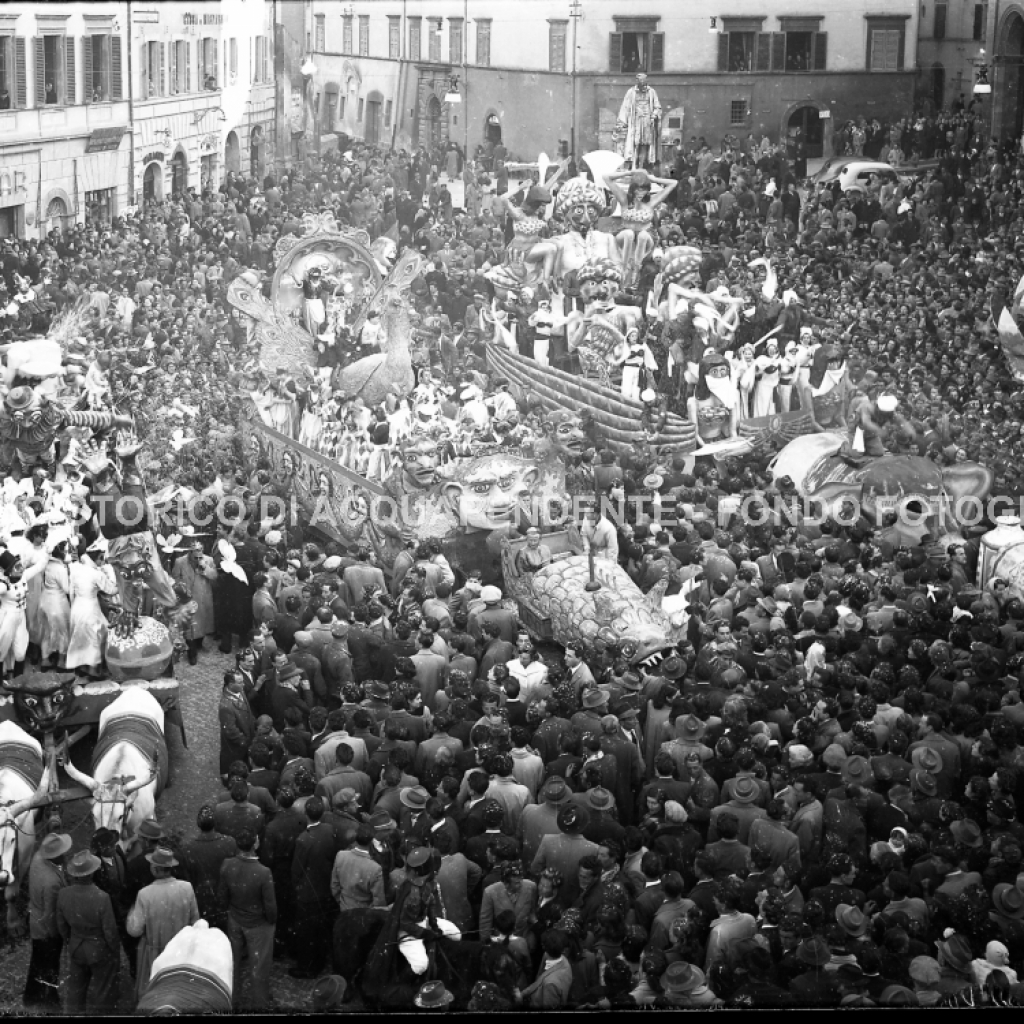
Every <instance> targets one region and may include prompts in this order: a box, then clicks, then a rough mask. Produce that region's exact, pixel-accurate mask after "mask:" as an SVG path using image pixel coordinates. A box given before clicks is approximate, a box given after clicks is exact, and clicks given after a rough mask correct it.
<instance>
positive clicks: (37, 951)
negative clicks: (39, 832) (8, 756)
mask: <svg viewBox="0 0 1024 1024" xmlns="http://www.w3.org/2000/svg"><path fill="white" fill-rule="evenodd" d="M70 849H71V836H68V835H64V834H63V833H61V834H57V833H55V832H51V833H50V835H48V836H46V838H45V839H43V841H42V842H41V843H40V844H39V849H38V850H36V852H35V855H34V856H33V858H32V863H31V865H30V866H29V869H28V898H29V906H28V927H29V935H30V937H31V939H32V953H31V956H30V958H29V963H28V977H27V979H26V981H25V992H24V995H23V997H22V1002H23V1003H24V1005H25V1007H26V1009H30V1008H43V1007H59V1006H60V997H59V995H58V989H57V982H58V980H59V977H60V955H61V951H62V949H63V948H64V940H63V938H62V937H61V933H60V930H59V929H58V927H57V918H56V914H55V908H56V905H57V896H58V895H59V893H60V891H61V890H62V889H63V888H64V886H65V885H66V884H67V882H66V881H65V878H64V870H63V866H64V861H65V858H66V857H67V853H68V851H69V850H70Z"/></svg>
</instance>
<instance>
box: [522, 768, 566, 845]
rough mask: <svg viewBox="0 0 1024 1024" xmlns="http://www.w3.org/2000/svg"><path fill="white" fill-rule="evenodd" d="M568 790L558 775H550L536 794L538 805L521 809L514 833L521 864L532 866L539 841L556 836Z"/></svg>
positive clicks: (563, 780)
mask: <svg viewBox="0 0 1024 1024" xmlns="http://www.w3.org/2000/svg"><path fill="white" fill-rule="evenodd" d="M569 796H570V789H569V786H568V784H567V783H566V781H565V779H563V778H562V777H561V776H560V775H552V776H551V777H550V778H549V779H548V780H547V781H546V782H545V783H544V785H543V786H541V789H540V793H539V794H538V801H539V802H538V803H536V804H530V805H528V806H526V807H524V808H523V813H522V816H521V817H520V819H519V829H518V831H517V833H516V835H517V838H518V839H519V842H520V845H521V846H522V850H523V862H524V863H525V864H532V863H533V859H534V857H536V855H537V851H538V850H539V849H540V844H541V840H542V839H543V838H544V837H545V836H557V835H558V834H559V828H558V812H559V811H560V810H561V808H562V807H563V806H565V804H566V803H568V801H569Z"/></svg>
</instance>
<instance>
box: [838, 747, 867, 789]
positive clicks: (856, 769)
mask: <svg viewBox="0 0 1024 1024" xmlns="http://www.w3.org/2000/svg"><path fill="white" fill-rule="evenodd" d="M843 782H846V783H858V784H860V785H865V786H867V785H870V784H871V783H872V782H874V775H873V773H872V771H871V762H870V761H869V760H868V759H867V758H866V757H861V755H860V754H854V755H853V757H848V758H847V759H846V764H844V765H843Z"/></svg>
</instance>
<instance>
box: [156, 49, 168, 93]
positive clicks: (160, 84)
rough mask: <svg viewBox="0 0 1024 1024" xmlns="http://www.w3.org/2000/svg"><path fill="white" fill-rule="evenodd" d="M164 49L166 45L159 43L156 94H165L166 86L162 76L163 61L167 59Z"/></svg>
mask: <svg viewBox="0 0 1024 1024" xmlns="http://www.w3.org/2000/svg"><path fill="white" fill-rule="evenodd" d="M166 50H167V47H166V46H165V45H164V44H163V43H161V44H160V72H159V76H158V78H157V95H158V96H166V95H167V88H166V86H165V85H164V82H165V81H166V79H165V78H164V65H165V62H166V60H167V53H166Z"/></svg>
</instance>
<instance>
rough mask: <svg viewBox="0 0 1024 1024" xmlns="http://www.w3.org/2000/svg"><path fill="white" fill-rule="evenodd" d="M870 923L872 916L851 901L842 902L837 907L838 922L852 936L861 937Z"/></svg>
mask: <svg viewBox="0 0 1024 1024" xmlns="http://www.w3.org/2000/svg"><path fill="white" fill-rule="evenodd" d="M870 923H871V920H870V918H868V916H867V915H866V914H865V913H864V911H862V910H861V909H860V908H859V907H855V906H852V905H851V904H849V903H840V904H839V906H838V907H836V924H838V925H839V927H840V928H842V929H843V931H844V932H846V934H847V935H849V936H850V937H851V938H854V939H859V938H860V937H861V936H862V935H863V934H864V933H865V932H866V931H867V930H868V925H869V924H870Z"/></svg>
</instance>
